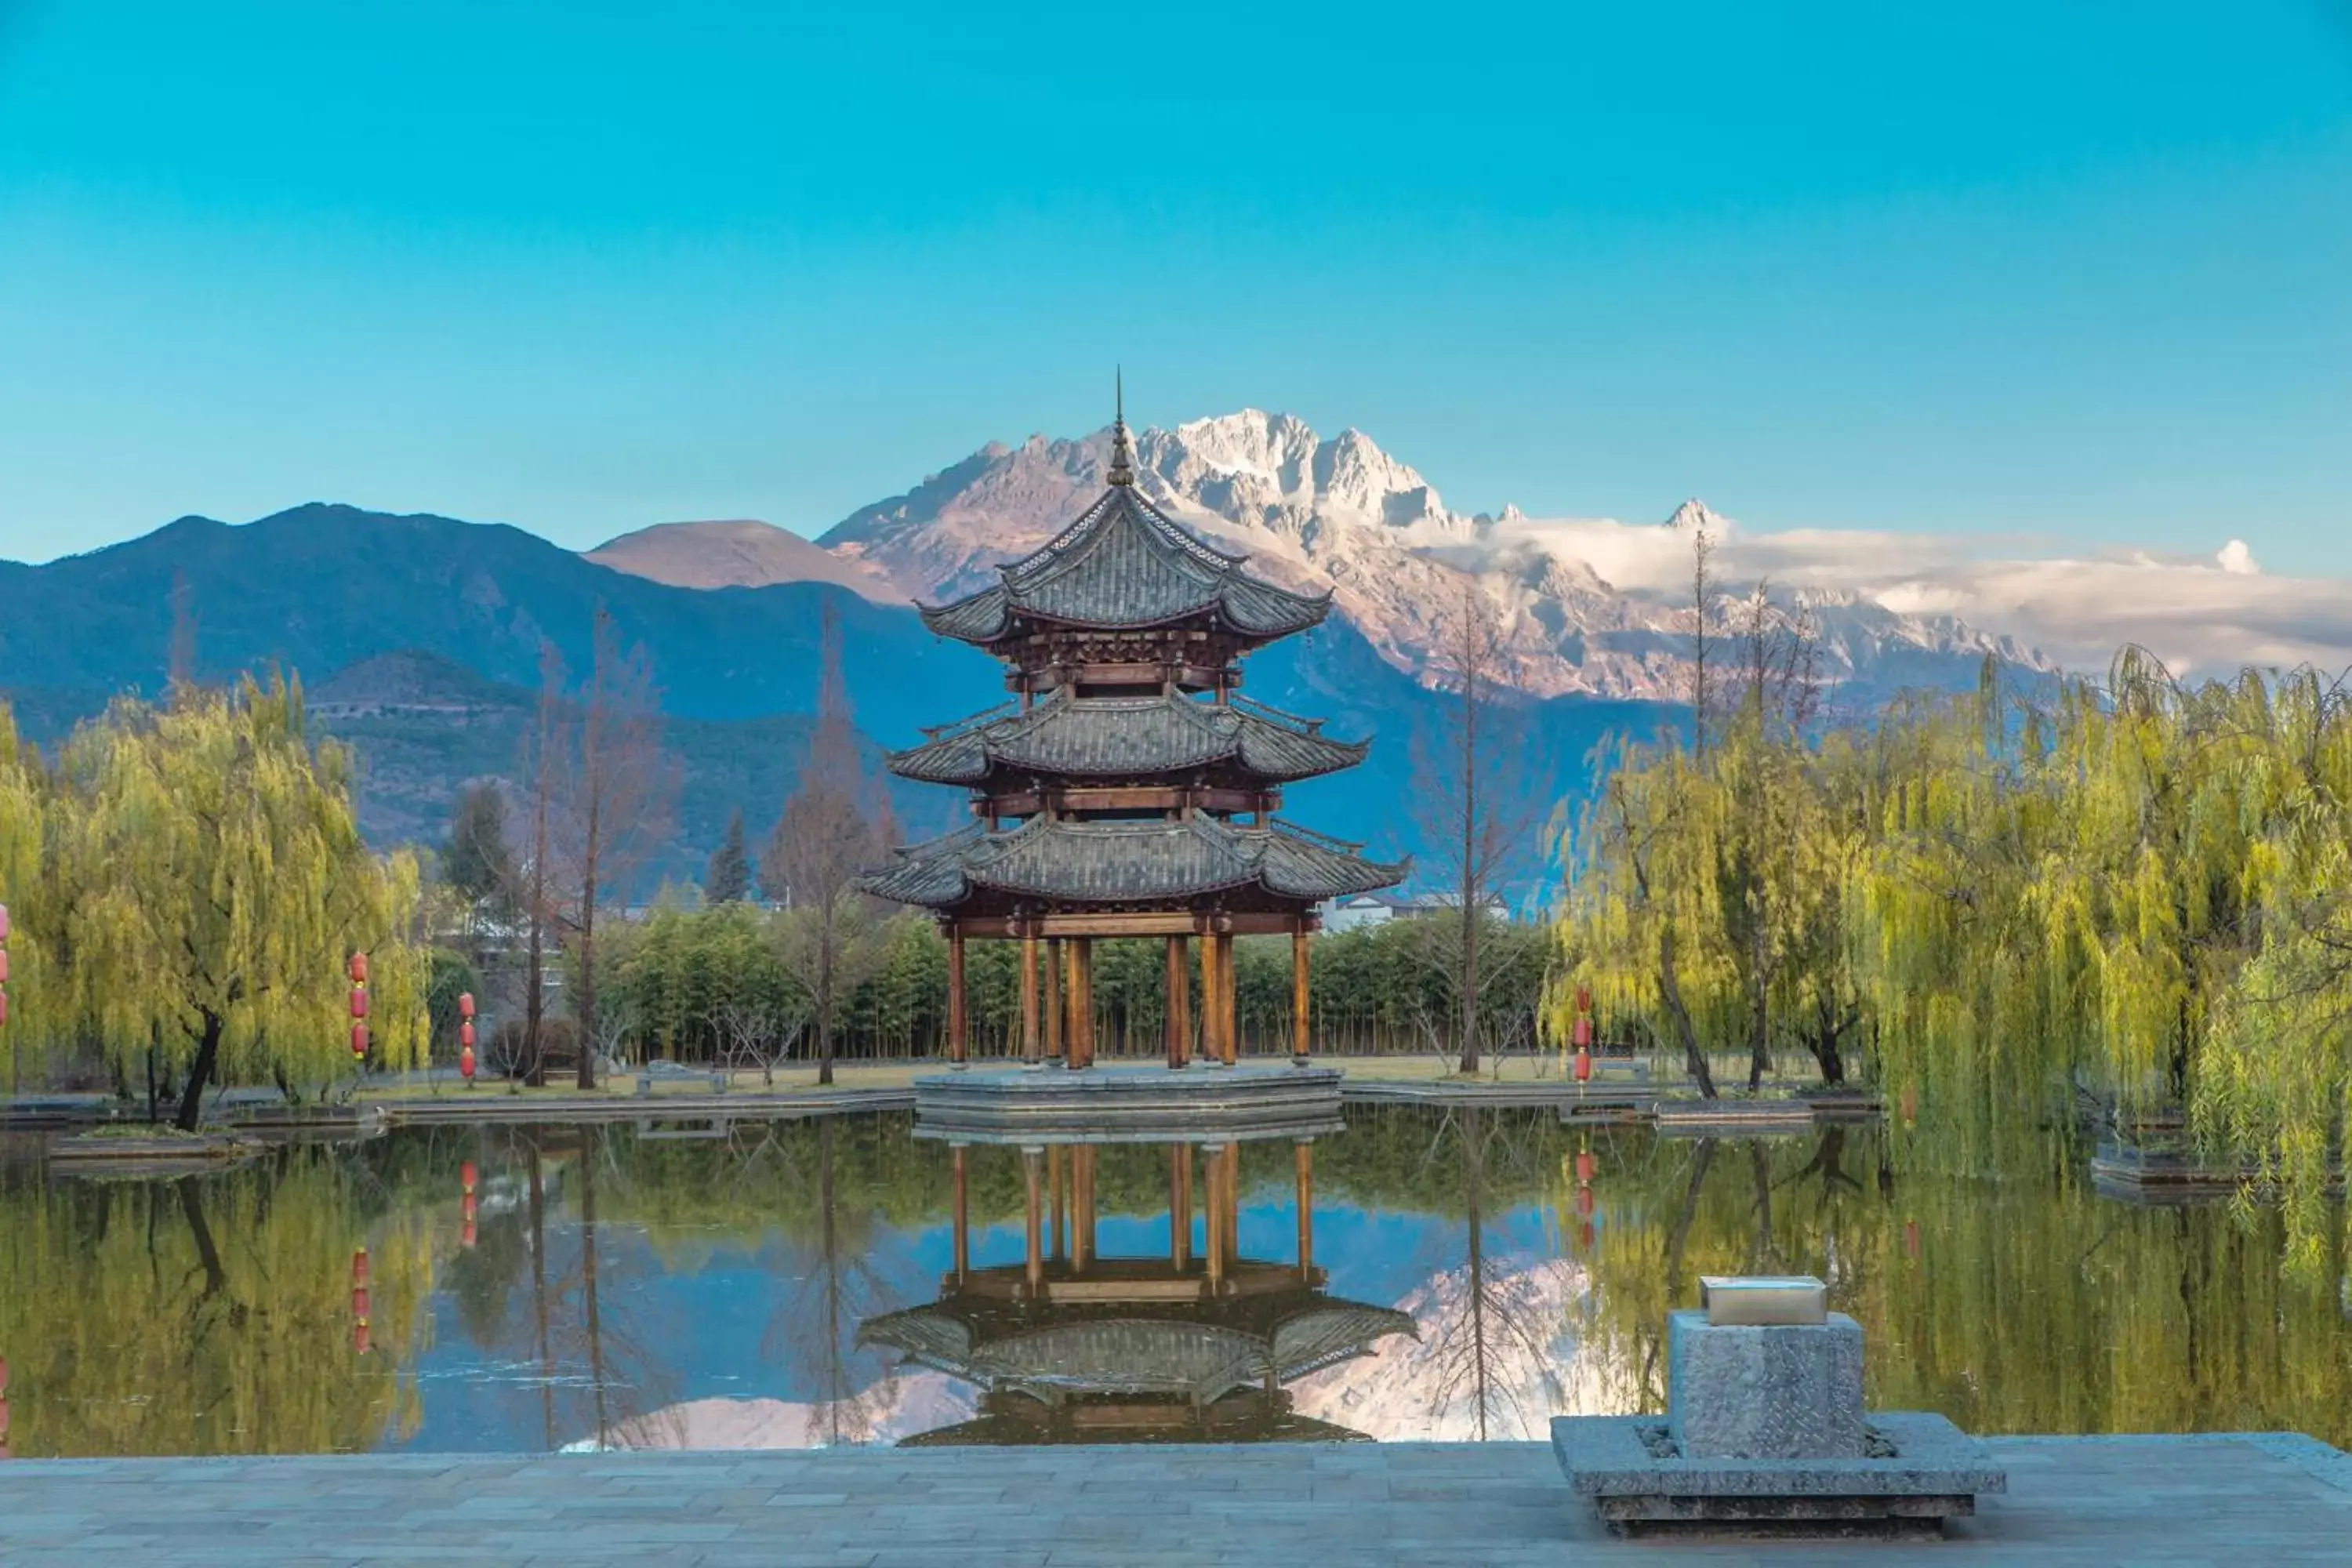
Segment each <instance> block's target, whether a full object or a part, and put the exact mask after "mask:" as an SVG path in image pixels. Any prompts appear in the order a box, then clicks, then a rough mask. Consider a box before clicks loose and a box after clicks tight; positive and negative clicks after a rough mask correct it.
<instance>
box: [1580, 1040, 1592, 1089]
mask: <svg viewBox="0 0 2352 1568" xmlns="http://www.w3.org/2000/svg"><path fill="white" fill-rule="evenodd" d="M1576 1081H1577V1082H1579V1083H1590V1082H1591V1081H1592V1053H1591V1051H1588V1050H1586V1049H1584V1048H1583V1047H1577V1052H1576Z"/></svg>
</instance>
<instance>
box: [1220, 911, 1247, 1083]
mask: <svg viewBox="0 0 2352 1568" xmlns="http://www.w3.org/2000/svg"><path fill="white" fill-rule="evenodd" d="M1215 941H1216V943H1217V1040H1218V1043H1219V1044H1220V1045H1222V1046H1223V1047H1224V1059H1225V1065H1226V1066H1227V1067H1231V1066H1233V1065H1234V1062H1235V1061H1237V1060H1238V1059H1240V1057H1241V1049H1242V1032H1241V1027H1240V1020H1239V1017H1238V1016H1237V1015H1236V1013H1235V1011H1234V938H1233V933H1232V932H1230V931H1219V932H1218V933H1217V935H1216V938H1215Z"/></svg>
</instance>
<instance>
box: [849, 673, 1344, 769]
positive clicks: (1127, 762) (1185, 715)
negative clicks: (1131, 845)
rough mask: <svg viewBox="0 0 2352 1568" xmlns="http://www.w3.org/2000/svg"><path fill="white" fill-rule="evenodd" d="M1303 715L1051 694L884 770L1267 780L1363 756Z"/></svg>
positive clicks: (976, 720)
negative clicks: (1209, 772)
mask: <svg viewBox="0 0 2352 1568" xmlns="http://www.w3.org/2000/svg"><path fill="white" fill-rule="evenodd" d="M1319 728H1320V727H1319V724H1318V721H1313V720H1307V719H1299V718H1296V717H1294V716H1292V715H1290V714H1288V713H1285V712H1282V711H1281V710H1278V709H1273V708H1267V707H1264V706H1262V705H1260V704H1257V703H1244V702H1233V703H1215V702H1203V701H1198V700H1194V699H1192V698H1189V697H1183V696H1166V697H1079V696H1076V695H1073V694H1071V693H1069V692H1067V691H1064V692H1060V693H1056V694H1055V695H1054V696H1053V697H1050V698H1048V699H1047V700H1045V701H1044V702H1041V703H1039V704H1038V705H1037V706H1036V707H1034V708H1032V709H1030V710H1028V711H1027V712H1025V713H1021V712H1012V711H1007V710H1003V709H992V710H989V711H988V712H987V713H982V714H975V715H974V716H973V717H972V718H971V719H968V720H965V721H963V722H962V723H961V724H956V725H950V726H947V727H945V728H944V729H941V730H939V731H933V732H932V739H930V740H929V741H927V742H924V743H923V744H921V745H919V746H915V747H912V748H910V749H908V750H907V751H903V752H894V753H893V754H892V755H891V758H890V771H891V772H893V773H898V774H899V775H900V776H902V777H905V778H910V779H923V780H926V781H928V782H929V783H932V784H979V783H981V782H982V781H983V780H985V779H986V778H987V777H988V776H989V774H990V773H992V771H994V770H996V769H1000V768H1001V769H1004V770H1008V771H1012V772H1017V773H1043V774H1062V775H1070V776H1076V777H1095V778H1142V777H1146V776H1150V775H1155V774H1163V773H1181V772H1186V771H1189V770H1192V769H1196V768H1204V767H1208V766H1210V765H1212V764H1214V763H1233V764H1234V765H1236V766H1238V767H1239V768H1241V769H1242V770H1244V771H1245V772H1247V773H1255V774H1256V775H1257V776H1258V777H1260V778H1262V779H1265V780H1266V781H1268V782H1273V783H1282V782H1288V781H1291V780H1296V779H1306V778H1313V777H1316V776H1317V775H1318V774H1321V773H1336V772H1338V771H1339V770H1340V769H1341V768H1349V767H1353V766H1355V765H1356V764H1357V763H1360V762H1362V761H1363V760H1364V752H1365V750H1366V747H1365V746H1364V745H1363V744H1362V743H1360V742H1348V741H1336V740H1333V739H1331V738H1330V737H1328V736H1326V735H1324V734H1322V733H1320V732H1319Z"/></svg>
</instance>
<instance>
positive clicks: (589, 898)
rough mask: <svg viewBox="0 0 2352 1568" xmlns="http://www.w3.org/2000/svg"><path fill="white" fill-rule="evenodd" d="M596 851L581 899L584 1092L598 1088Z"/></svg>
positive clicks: (590, 852) (591, 853)
mask: <svg viewBox="0 0 2352 1568" xmlns="http://www.w3.org/2000/svg"><path fill="white" fill-rule="evenodd" d="M595 865H596V850H595V847H594V845H593V841H592V843H591V845H590V847H589V850H588V866H589V871H588V882H587V887H586V889H584V890H583V893H582V895H581V899H580V1005H579V1006H578V1007H577V1008H576V1009H575V1011H576V1012H577V1013H578V1014H579V1021H580V1074H579V1079H578V1080H577V1081H578V1087H579V1088H580V1089H582V1090H583V1091H584V1090H587V1089H594V1088H595V1087H596V871H595Z"/></svg>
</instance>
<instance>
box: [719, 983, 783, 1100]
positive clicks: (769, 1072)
mask: <svg viewBox="0 0 2352 1568" xmlns="http://www.w3.org/2000/svg"><path fill="white" fill-rule="evenodd" d="M709 1017H710V1032H711V1034H712V1036H713V1037H715V1038H716V1039H717V1041H718V1043H719V1067H720V1068H722V1069H724V1070H726V1071H729V1072H732V1071H734V1070H735V1069H736V1068H740V1067H755V1068H759V1069H760V1081H761V1083H763V1084H766V1085H768V1086H769V1087H771V1088H773V1087H774V1085H775V1081H776V1064H777V1063H778V1062H780V1061H782V1060H783V1059H784V1058H785V1057H786V1056H787V1055H789V1054H790V1053H791V1051H792V1048H793V1042H794V1041H796V1040H798V1039H799V1038H800V1037H801V1034H802V1032H803V1027H804V1023H803V1020H802V1019H799V1018H787V1017H784V1016H782V1015H781V1014H779V1013H778V1012H777V1011H776V1009H775V1008H774V1007H772V1006H771V1005H769V1004H768V1003H766V1002H765V1001H763V1000H761V999H760V998H758V997H744V996H730V997H728V998H727V999H725V1000H724V1001H722V1002H720V1003H719V1004H718V1005H716V1006H714V1007H712V1008H711V1009H710V1014H709Z"/></svg>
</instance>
